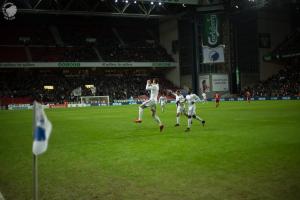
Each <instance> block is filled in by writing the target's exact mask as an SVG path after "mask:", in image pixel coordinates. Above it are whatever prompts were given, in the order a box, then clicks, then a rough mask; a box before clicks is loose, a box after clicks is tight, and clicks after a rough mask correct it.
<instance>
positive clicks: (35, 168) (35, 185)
mask: <svg viewBox="0 0 300 200" xmlns="http://www.w3.org/2000/svg"><path fill="white" fill-rule="evenodd" d="M35 123H36V102H35V101H34V102H33V123H32V130H33V131H32V132H33V134H32V135H33V139H34V130H35ZM32 155H33V165H32V175H33V188H32V192H33V200H38V199H39V195H38V158H37V155H35V154H34V153H32Z"/></svg>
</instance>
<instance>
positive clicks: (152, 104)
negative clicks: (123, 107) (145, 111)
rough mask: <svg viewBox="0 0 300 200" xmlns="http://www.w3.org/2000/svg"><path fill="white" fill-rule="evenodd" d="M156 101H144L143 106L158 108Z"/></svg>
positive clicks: (152, 108)
mask: <svg viewBox="0 0 300 200" xmlns="http://www.w3.org/2000/svg"><path fill="white" fill-rule="evenodd" d="M156 103H157V102H156V101H154V100H147V101H145V102H144V103H142V105H141V106H142V107H146V108H147V107H150V108H151V110H156Z"/></svg>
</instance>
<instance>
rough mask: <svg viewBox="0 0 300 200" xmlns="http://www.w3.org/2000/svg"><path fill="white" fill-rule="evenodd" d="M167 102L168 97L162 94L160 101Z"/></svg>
mask: <svg viewBox="0 0 300 200" xmlns="http://www.w3.org/2000/svg"><path fill="white" fill-rule="evenodd" d="M166 102H167V98H166V97H165V96H160V97H159V103H161V104H165V103H166Z"/></svg>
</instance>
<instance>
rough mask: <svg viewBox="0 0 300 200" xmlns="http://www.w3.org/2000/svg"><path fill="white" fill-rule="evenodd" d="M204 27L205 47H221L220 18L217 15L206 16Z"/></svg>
mask: <svg viewBox="0 0 300 200" xmlns="http://www.w3.org/2000/svg"><path fill="white" fill-rule="evenodd" d="M203 25H204V26H203V35H202V36H203V45H204V46H209V47H216V46H218V45H220V44H221V36H220V17H219V16H218V15H216V14H208V15H205V16H204V17H203Z"/></svg>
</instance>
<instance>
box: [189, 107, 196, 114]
mask: <svg viewBox="0 0 300 200" xmlns="http://www.w3.org/2000/svg"><path fill="white" fill-rule="evenodd" d="M188 115H189V116H193V115H196V105H195V104H194V105H189V109H188Z"/></svg>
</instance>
